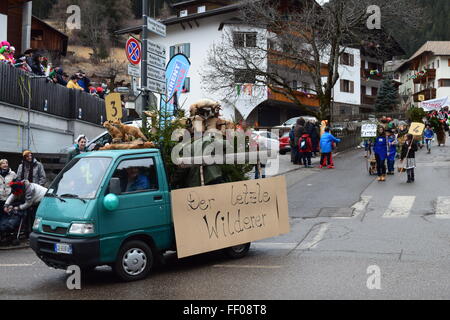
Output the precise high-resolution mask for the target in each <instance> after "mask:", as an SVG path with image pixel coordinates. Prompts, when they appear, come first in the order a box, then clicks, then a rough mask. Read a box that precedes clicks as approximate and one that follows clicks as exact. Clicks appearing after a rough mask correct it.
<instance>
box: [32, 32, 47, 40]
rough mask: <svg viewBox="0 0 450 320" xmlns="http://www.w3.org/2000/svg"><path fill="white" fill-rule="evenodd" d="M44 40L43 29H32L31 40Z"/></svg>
mask: <svg viewBox="0 0 450 320" xmlns="http://www.w3.org/2000/svg"><path fill="white" fill-rule="evenodd" d="M42 40H44V31H43V30H31V41H42Z"/></svg>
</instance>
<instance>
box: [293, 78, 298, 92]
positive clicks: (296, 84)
mask: <svg viewBox="0 0 450 320" xmlns="http://www.w3.org/2000/svg"><path fill="white" fill-rule="evenodd" d="M297 88H298V82H297V80H293V81H292V89H294V90H297Z"/></svg>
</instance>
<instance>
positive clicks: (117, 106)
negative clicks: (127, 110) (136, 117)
mask: <svg viewBox="0 0 450 320" xmlns="http://www.w3.org/2000/svg"><path fill="white" fill-rule="evenodd" d="M105 106H106V119H107V120H108V121H114V120H120V119H122V99H121V98H120V93H110V94H108V95H107V96H106V98H105Z"/></svg>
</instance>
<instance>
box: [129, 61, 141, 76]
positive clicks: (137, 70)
mask: <svg viewBox="0 0 450 320" xmlns="http://www.w3.org/2000/svg"><path fill="white" fill-rule="evenodd" d="M128 75H129V76H132V77H136V78H140V77H141V67H140V66H139V65H137V66H135V65H133V64H129V65H128Z"/></svg>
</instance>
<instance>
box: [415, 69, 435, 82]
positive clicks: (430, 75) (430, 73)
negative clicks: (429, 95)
mask: <svg viewBox="0 0 450 320" xmlns="http://www.w3.org/2000/svg"><path fill="white" fill-rule="evenodd" d="M425 71H426V72H425V74H424V75H418V76H417V78H415V79H413V81H414V83H415V84H418V83H420V84H423V83H427V82H429V81H433V80H434V79H436V69H425Z"/></svg>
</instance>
